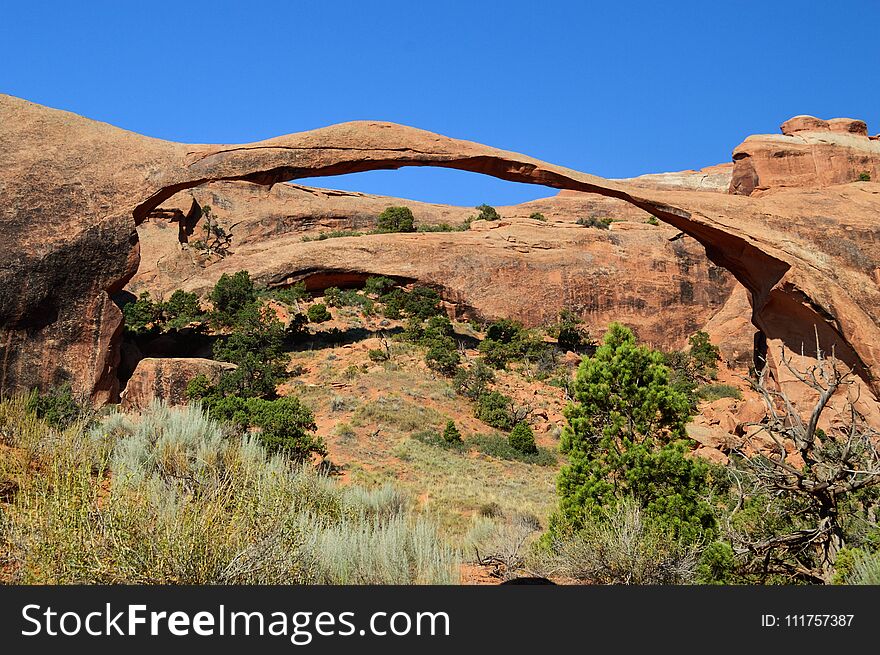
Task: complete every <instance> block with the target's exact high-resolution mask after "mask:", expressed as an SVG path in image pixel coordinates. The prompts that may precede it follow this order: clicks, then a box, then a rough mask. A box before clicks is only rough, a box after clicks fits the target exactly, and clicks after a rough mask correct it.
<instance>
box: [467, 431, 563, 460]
mask: <svg viewBox="0 0 880 655" xmlns="http://www.w3.org/2000/svg"><path fill="white" fill-rule="evenodd" d="M465 445H466V446H468V447H472V448H475V449H476V450H478V451H479V452H481V453H483V454H484V455H489V456H490V457H497V458H498V459H506V460H511V461H515V462H523V463H525V464H536V465H537V466H555V465H556V462H557V459H556V455H555V454H554V453H553V452H552V451H550V450H547V449H546V448H538V449H537V451H536V452H533V453H524V452H522V451H521V450H517V449H516V448H514V447H513V446H511V445H510V440H509V439H508V437H506V436H505V435H503V434H498V433H495V434H477V435H474V436H473V437H471V438H469V439H468V440H467V441H466V442H465Z"/></svg>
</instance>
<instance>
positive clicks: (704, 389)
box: [697, 384, 742, 402]
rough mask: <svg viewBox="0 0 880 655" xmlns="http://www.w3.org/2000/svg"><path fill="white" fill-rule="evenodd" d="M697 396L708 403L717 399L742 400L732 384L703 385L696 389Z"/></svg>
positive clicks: (740, 393)
mask: <svg viewBox="0 0 880 655" xmlns="http://www.w3.org/2000/svg"><path fill="white" fill-rule="evenodd" d="M697 396H698V397H699V398H701V399H703V400H708V401H710V402H711V401H713V400H718V399H719V398H736V399H737V400H742V392H741V391H740V390H739V389H737V388H736V387H735V386H733V385H732V384H704V385H703V386H701V387H699V388H698V389H697Z"/></svg>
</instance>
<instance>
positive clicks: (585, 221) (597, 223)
mask: <svg viewBox="0 0 880 655" xmlns="http://www.w3.org/2000/svg"><path fill="white" fill-rule="evenodd" d="M613 222H614V219H612V218H610V217H608V216H601V217H600V216H596V215H595V214H591V215H590V216H587V217H583V216H582V217H581V218H579V219H577V224H578V225H582V226H583V227H595V228H598V229H600V230H607V229H608V227H609V226H610V225H611V223H613Z"/></svg>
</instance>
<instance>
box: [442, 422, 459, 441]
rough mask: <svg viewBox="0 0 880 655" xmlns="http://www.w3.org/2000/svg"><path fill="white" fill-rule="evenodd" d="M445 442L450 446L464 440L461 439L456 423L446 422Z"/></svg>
mask: <svg viewBox="0 0 880 655" xmlns="http://www.w3.org/2000/svg"><path fill="white" fill-rule="evenodd" d="M443 441H445V442H446V443H448V444H460V443H462V441H463V439H462V438H461V432H459V430H458V428H457V427H455V422H454V421H447V422H446V427H445V428H444V430H443Z"/></svg>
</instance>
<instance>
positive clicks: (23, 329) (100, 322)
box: [0, 96, 880, 402]
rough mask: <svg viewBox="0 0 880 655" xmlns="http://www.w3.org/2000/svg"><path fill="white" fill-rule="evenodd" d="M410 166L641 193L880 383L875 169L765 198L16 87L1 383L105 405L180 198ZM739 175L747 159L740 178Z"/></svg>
mask: <svg viewBox="0 0 880 655" xmlns="http://www.w3.org/2000/svg"><path fill="white" fill-rule="evenodd" d="M807 134H813V132H808V133H807ZM821 134H824V135H826V136H825V137H823V138H824V141H823V143H822V145H821V147H819V146H818V145H817V147H815V148H813V149H812V153H813V157H814V158H828V159H831V160H832V161H833V160H834V159H835V157H836V153H838V151H839V150H838V149H840V148H843V151H844V152H848V151H849V149H850V146H849V143H850V142H849V141H846V142H845V143H841V142H839V141H838V139H848V140H851V139H858V140H864V141H865V143H869V144H873V143H876V142H874V141H871V140H870V139H866V138H865V137H863V136H859V135H851V134H847V133H840V132H831V131H829V132H827V133H825V132H823V133H821ZM792 138H801V139H803V138H805V137H803V136H802V135H800V134H798V135H795V136H794V137H792ZM858 151H859V152H862V150H861V149H860V150H858ZM869 152H872V151H869ZM872 157H873V155H872V154H871V155H869V159H871V158H872ZM740 159H741V158H740ZM782 159H784V157H783V158H782ZM871 161H874V160H873V159H871ZM736 162H737V163H738V162H739V160H736ZM402 166H442V167H449V168H458V169H461V170H468V171H472V172H477V173H483V174H487V175H493V176H495V177H499V178H502V179H506V180H511V181H517V182H527V183H532V184H543V185H546V186H550V187H553V188H557V189H569V190H573V191H581V192H590V193H596V194H599V195H602V196H606V197H610V198H617V199H620V200H624V201H626V202H629V203H631V204H633V205H634V206H636V207H638V208H640V209H642V210H645V211H647V212H650V213H651V214H653V215H654V216H656V217H657V218H659V219H660V220H662V221H664V222H666V223H668V224H670V225H672V226H673V227H675V228H677V229H678V230H680V231H682V232H684V233H685V234H688V235H690V236H691V237H693V238H694V239H696V240H697V241H699V242H700V243H701V244H702V245H703V246H704V247H705V249H706V254H707V255H708V257H709V259H710V260H711V261H712V262H714V263H715V264H716V265H719V266H723V267H725V268H727V269H728V270H729V271H730V272H731V273H732V274H733V275H734V276H735V277H736V279H737V280H738V281H739V282H740V283H742V284H743V285H744V286H745V287H746V289H747V290H748V291H749V294H750V301H751V306H752V322H753V324H754V325H755V326H757V327H758V328H759V329H760V330H762V331H763V333H764V335H765V336H766V338H767V339H769V340H778V341H779V342H780V343H784V344H786V345H787V346H788V347H790V348H792V349H794V350H797V351H800V350H801V349H802V348H805V350H806V349H807V348H808V347H809V344H810V343H811V342H815V341H816V336H815V335H816V334H817V335H818V342H819V347H820V348H822V349H825V350H828V351H830V350H831V348H834V349H835V352H836V354H837V355H838V356H839V357H841V358H842V359H843V360H844V361H845V362H846V363H847V364H848V365H849V366H851V367H852V368H853V369H854V370H856V371H857V372H858V374H859V375H860V376H861V378H862V380H864V382H865V383H866V385H867V388H868V390H869V391H870V392H871V393H873V394H876V392H877V384H876V379H877V375H878V373H880V346H878V344H880V290H878V286H877V280H878V269H880V261H878V255H877V254H875V253H876V252H877V249H876V248H874V247H873V244H874V242H875V241H876V237H877V229H876V216H877V215H878V211H880V185H878V184H877V183H876V182H862V183H859V182H855V183H852V182H850V181H849V180H840V179H838V178H829V179H830V180H831V181H830V182H828V184H832V186H827V185H825V184H824V182H823V184H822V185H819V186H808V187H807V186H801V187H799V188H789V189H781V190H779V191H774V192H772V193H766V194H762V195H760V196H753V197H750V196H745V195H725V194H721V193H717V192H708V191H689V190H687V191H682V190H653V189H650V188H644V187H640V186H637V185H635V184H632V183H627V182H613V181H610V180H605V179H602V178H599V177H596V176H592V175H588V174H585V173H580V172H577V171H573V170H571V169H566V168H563V167H559V166H555V165H552V164H548V163H545V162H541V161H539V160H536V159H532V158H530V157H526V156H523V155H519V154H516V153H511V152H506V151H502V150H497V149H495V148H490V147H488V146H483V145H480V144H476V143H472V142H467V141H461V140H456V139H449V138H446V137H442V136H440V135H436V134H432V133H430V132H425V131H422V130H418V129H414V128H410V127H404V126H400V125H394V124H391V123H380V122H354V123H344V124H340V125H334V126H331V127H327V128H322V129H319V130H313V131H310V132H303V133H298V134H290V135H287V136H283V137H278V138H275V139H269V140H267V141H262V142H258V143H252V144H239V145H225V146H218V145H187V144H180V143H171V142H166V141H160V140H157V139H150V138H147V137H143V136H139V135H136V134H132V133H130V132H126V131H124V130H120V129H118V128H115V127H112V126H110V125H106V124H103V123H98V122H95V121H90V120H88V119H85V118H82V117H79V116H75V115H73V114H70V113H67V112H61V111H56V110H52V109H48V108H46V107H41V106H38V105H34V104H32V103H28V102H26V101H24V100H20V99H17V98H13V97H10V96H0V206H2V215H0V230H2V236H3V239H2V241H0V244H2V245H0V308H2V309H0V386H2V390H3V391H8V390H12V389H19V388H27V387H30V386H42V387H45V386H48V385H51V384H56V383H58V382H59V381H62V380H64V379H68V380H70V381H71V382H72V383H73V384H74V386H75V387H76V388H77V389H78V390H82V391H86V392H88V393H90V394H91V395H92V397H93V398H94V400H95V401H96V402H102V401H106V400H112V399H114V398H115V393H116V388H115V386H114V380H115V375H114V373H115V367H116V365H117V360H118V357H119V339H118V334H119V330H120V324H121V316H120V313H119V311H118V310H116V309H115V307H113V305H112V304H111V303H110V301H109V296H108V294H109V293H113V292H114V291H116V290H119V289H121V288H122V287H124V285H125V284H126V283H127V282H128V280H129V279H130V278H131V277H132V276H133V275H134V273H135V272H136V270H137V264H138V260H139V249H138V241H137V237H136V232H135V227H136V225H137V224H138V223H140V222H142V221H143V220H144V219H145V218H146V217H147V216H148V215H149V214H150V212H152V211H153V210H155V209H156V208H158V207H159V206H161V205H162V203H163V202H165V201H166V200H168V199H169V198H171V197H172V196H174V195H175V194H176V193H178V192H180V191H182V190H184V189H187V188H194V187H197V186H200V185H203V184H206V183H209V182H214V181H247V182H252V183H256V184H261V185H272V184H276V183H279V182H284V181H287V180H293V179H297V178H305V177H316V176H324V175H336V174H341V173H352V172H358V171H367V170H374V169H388V168H399V167H402ZM830 168H832V169H834V165H830ZM755 170H756V174H757V175H758V180H759V181H760V179H761V173H760V171H759V170H758V168H756V169H755ZM878 172H880V171H876V170H874V171H873V172H872V173H871V175H872V179H877V176H876V175H875V173H878ZM736 177H737V175H736V164H735V167H734V176H733V182H732V183H735V182H736ZM808 181H809V180H806V179H805V180H804V182H808ZM835 182H849V183H846V184H836V185H835ZM765 186H767V185H765ZM439 236H440V237H442V236H443V235H439ZM659 311H662V309H661V310H659ZM805 333H809V334H810V335H812V337H811V338H810V339H807V338H806V337H807V336H808V334H805ZM868 400H870V401H871V402H874V401H873V397H872V398H869V399H868Z"/></svg>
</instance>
